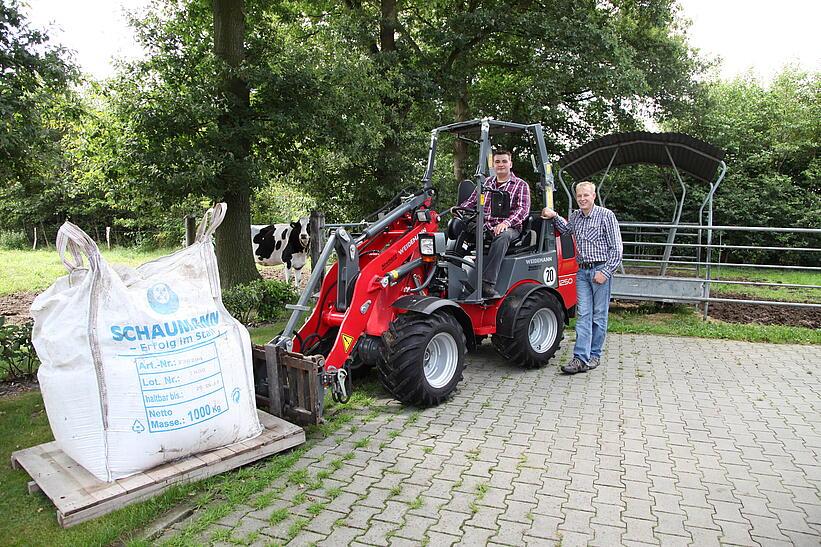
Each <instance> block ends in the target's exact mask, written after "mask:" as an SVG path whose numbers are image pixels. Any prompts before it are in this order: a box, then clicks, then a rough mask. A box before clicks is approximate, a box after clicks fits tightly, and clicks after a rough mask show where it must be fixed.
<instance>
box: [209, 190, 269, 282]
mask: <svg viewBox="0 0 821 547" xmlns="http://www.w3.org/2000/svg"><path fill="white" fill-rule="evenodd" d="M223 200H224V201H225V203H226V205H228V211H227V212H226V214H225V220H223V221H222V224H221V225H220V227H219V229H218V230H217V232H216V234H215V237H216V244H217V258H218V263H219V271H220V282H221V283H222V287H223V288H224V289H225V288H228V287H233V286H234V285H238V284H241V283H249V282H251V281H254V280H255V279H259V278H260V275H259V271H258V270H257V267H256V265H255V264H254V258H253V252H252V251H251V223H250V220H249V219H250V218H251V191H250V190H249V189H248V187H247V186H246V187H245V188H243V189H242V190H240V191H239V192H228V193H226V194H225V196H224V197H223Z"/></svg>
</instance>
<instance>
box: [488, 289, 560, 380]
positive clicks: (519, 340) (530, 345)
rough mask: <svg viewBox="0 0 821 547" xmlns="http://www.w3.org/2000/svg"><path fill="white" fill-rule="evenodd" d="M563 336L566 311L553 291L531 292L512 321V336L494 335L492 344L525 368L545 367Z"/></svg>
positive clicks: (503, 354) (502, 353) (506, 356)
mask: <svg viewBox="0 0 821 547" xmlns="http://www.w3.org/2000/svg"><path fill="white" fill-rule="evenodd" d="M563 337H564V311H563V310H562V306H561V304H559V301H558V300H557V299H556V297H555V296H553V294H551V293H549V292H545V291H536V292H534V293H531V294H530V295H529V296H528V297H527V299H525V301H524V302H522V305H521V307H520V308H519V311H518V312H517V313H516V318H515V319H514V324H513V337H512V338H509V337H507V336H502V335H499V334H494V335H493V336H492V338H491V341H492V342H493V347H495V348H496V351H498V352H499V353H500V354H501V355H502V356H503V357H505V358H507V359H509V360H510V361H513V362H514V363H518V364H520V365H522V366H523V367H524V368H540V367H543V366H545V365H546V364H547V363H548V362H549V361H550V359H551V358H552V357H553V355H555V354H556V351H557V350H558V349H559V344H560V343H561V341H562V338H563Z"/></svg>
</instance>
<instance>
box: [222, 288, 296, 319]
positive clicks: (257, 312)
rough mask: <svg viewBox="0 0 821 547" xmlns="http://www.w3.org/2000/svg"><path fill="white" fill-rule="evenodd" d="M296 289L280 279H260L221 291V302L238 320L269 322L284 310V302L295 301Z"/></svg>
mask: <svg viewBox="0 0 821 547" xmlns="http://www.w3.org/2000/svg"><path fill="white" fill-rule="evenodd" d="M298 297H299V294H298V293H297V291H296V289H295V288H294V287H293V286H292V285H290V284H288V283H284V282H282V281H273V280H267V279H260V280H258V281H254V282H252V283H248V284H246V285H236V286H235V287H232V288H230V289H225V290H223V291H222V302H223V303H224V304H225V307H226V308H227V309H228V312H229V313H230V314H231V315H232V316H234V317H235V318H236V319H237V320H238V321H239V322H241V323H242V324H244V325H248V324H250V323H251V322H255V323H269V322H272V321H276V320H277V319H278V318H279V317H280V316H281V315H282V314H283V313H284V311H285V304H289V303H293V302H296V300H297V298H298Z"/></svg>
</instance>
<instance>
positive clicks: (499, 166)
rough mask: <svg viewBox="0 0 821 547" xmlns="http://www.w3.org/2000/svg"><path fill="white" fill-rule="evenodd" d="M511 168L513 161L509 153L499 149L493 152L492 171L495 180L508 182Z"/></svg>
mask: <svg viewBox="0 0 821 547" xmlns="http://www.w3.org/2000/svg"><path fill="white" fill-rule="evenodd" d="M512 168H513V160H512V158H511V156H510V151H508V150H504V149H501V148H500V149H497V150H494V151H493V170H494V171H495V172H496V180H499V181H506V180H508V179H509V178H510V170H511V169H512Z"/></svg>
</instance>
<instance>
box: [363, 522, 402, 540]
mask: <svg viewBox="0 0 821 547" xmlns="http://www.w3.org/2000/svg"><path fill="white" fill-rule="evenodd" d="M398 528H399V524H396V523H393V522H383V521H379V520H372V521H371V522H370V525H369V526H368V529H367V531H366V532H365V533H364V534H363V535H361V536H359V537H357V538H356V540H357V541H359V542H361V543H364V544H366V545H387V544H388V542H389V538H390V534H391V533H392V532H394V531H396V530H397V529H398Z"/></svg>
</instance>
